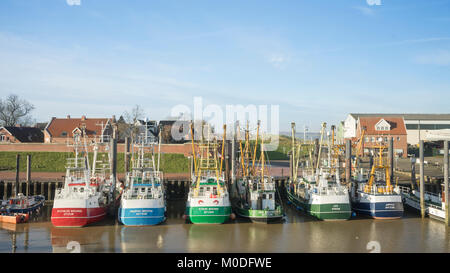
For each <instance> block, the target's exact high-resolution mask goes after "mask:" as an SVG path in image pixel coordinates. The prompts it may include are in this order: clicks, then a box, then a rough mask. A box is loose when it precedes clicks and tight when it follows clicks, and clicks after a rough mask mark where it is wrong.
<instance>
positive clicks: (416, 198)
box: [394, 184, 445, 221]
mask: <svg viewBox="0 0 450 273" xmlns="http://www.w3.org/2000/svg"><path fill="white" fill-rule="evenodd" d="M443 187H444V185H443V184H442V185H441V188H443ZM417 188H418V187H417V185H415V189H414V188H412V189H410V188H407V187H403V186H396V187H395V189H394V191H395V192H397V193H398V194H400V195H401V197H402V200H403V203H404V204H405V205H406V206H408V207H410V208H412V209H414V210H416V211H418V212H420V211H421V209H420V190H418V189H417ZM441 192H444V190H442V191H441ZM424 204H425V215H428V216H429V217H430V218H433V219H435V220H439V221H445V196H444V195H443V194H440V193H439V194H438V193H432V192H428V191H424Z"/></svg>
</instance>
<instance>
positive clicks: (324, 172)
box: [286, 123, 351, 220]
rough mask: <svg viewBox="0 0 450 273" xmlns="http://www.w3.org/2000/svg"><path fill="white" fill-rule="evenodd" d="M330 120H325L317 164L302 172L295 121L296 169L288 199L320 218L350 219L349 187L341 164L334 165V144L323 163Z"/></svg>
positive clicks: (291, 180)
mask: <svg viewBox="0 0 450 273" xmlns="http://www.w3.org/2000/svg"><path fill="white" fill-rule="evenodd" d="M325 127H326V123H322V129H321V135H320V144H319V152H318V154H317V160H316V163H317V164H316V166H314V164H312V161H313V160H312V155H311V150H310V159H311V166H313V167H315V169H313V168H307V167H304V168H303V169H302V170H301V173H300V175H299V174H298V166H299V161H300V154H301V153H300V152H301V150H302V149H301V146H302V145H301V144H297V143H296V140H295V123H292V158H293V164H292V168H293V169H292V170H291V179H290V180H289V183H288V184H287V185H286V192H287V197H288V201H289V202H290V203H292V204H293V205H294V206H295V207H296V208H297V209H299V210H302V211H304V212H305V213H307V214H310V215H312V216H314V217H316V218H318V219H319V220H348V219H349V218H350V217H351V207H350V199H349V194H348V190H347V188H346V187H345V186H343V185H341V183H340V181H339V164H338V162H337V163H335V165H334V166H332V164H331V150H332V149H331V145H330V142H328V143H329V145H328V154H329V156H328V160H327V161H326V164H322V166H321V165H320V163H321V158H320V156H321V151H322V146H323V136H324V132H325ZM304 145H305V146H306V144H304Z"/></svg>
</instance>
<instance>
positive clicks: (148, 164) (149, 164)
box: [119, 126, 166, 226]
mask: <svg viewBox="0 0 450 273" xmlns="http://www.w3.org/2000/svg"><path fill="white" fill-rule="evenodd" d="M143 127H145V128H144V130H145V132H144V133H142V134H141V135H140V136H139V137H138V139H137V141H136V143H134V145H133V149H132V156H131V161H132V165H133V166H132V171H131V172H129V173H128V174H127V177H126V185H125V187H126V188H125V190H124V192H123V193H122V198H121V201H120V208H119V220H120V222H122V224H124V225H127V226H143V225H156V224H159V223H161V222H163V221H164V220H165V219H166V199H165V193H164V187H163V183H162V181H163V174H162V172H160V171H159V163H160V152H159V151H160V146H159V148H158V163H157V165H155V155H154V145H155V138H154V137H153V136H150V135H149V134H148V128H147V127H146V126H143ZM159 144H161V137H159ZM135 150H137V151H136V152H135Z"/></svg>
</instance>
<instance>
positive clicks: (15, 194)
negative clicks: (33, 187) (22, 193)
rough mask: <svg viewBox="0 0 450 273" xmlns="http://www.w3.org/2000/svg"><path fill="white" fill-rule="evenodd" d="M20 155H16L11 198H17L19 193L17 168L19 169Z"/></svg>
mask: <svg viewBox="0 0 450 273" xmlns="http://www.w3.org/2000/svg"><path fill="white" fill-rule="evenodd" d="M19 161H20V154H17V155H16V182H15V183H14V193H13V194H11V195H13V196H17V194H18V193H19V192H18V191H19V167H20V165H19V164H20V162H19Z"/></svg>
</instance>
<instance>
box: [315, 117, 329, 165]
mask: <svg viewBox="0 0 450 273" xmlns="http://www.w3.org/2000/svg"><path fill="white" fill-rule="evenodd" d="M326 126H327V123H326V122H323V123H322V129H321V130H320V144H319V154H318V155H317V165H316V171H317V172H318V171H319V164H320V154H321V152H322V144H323V135H324V132H325V127H326Z"/></svg>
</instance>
